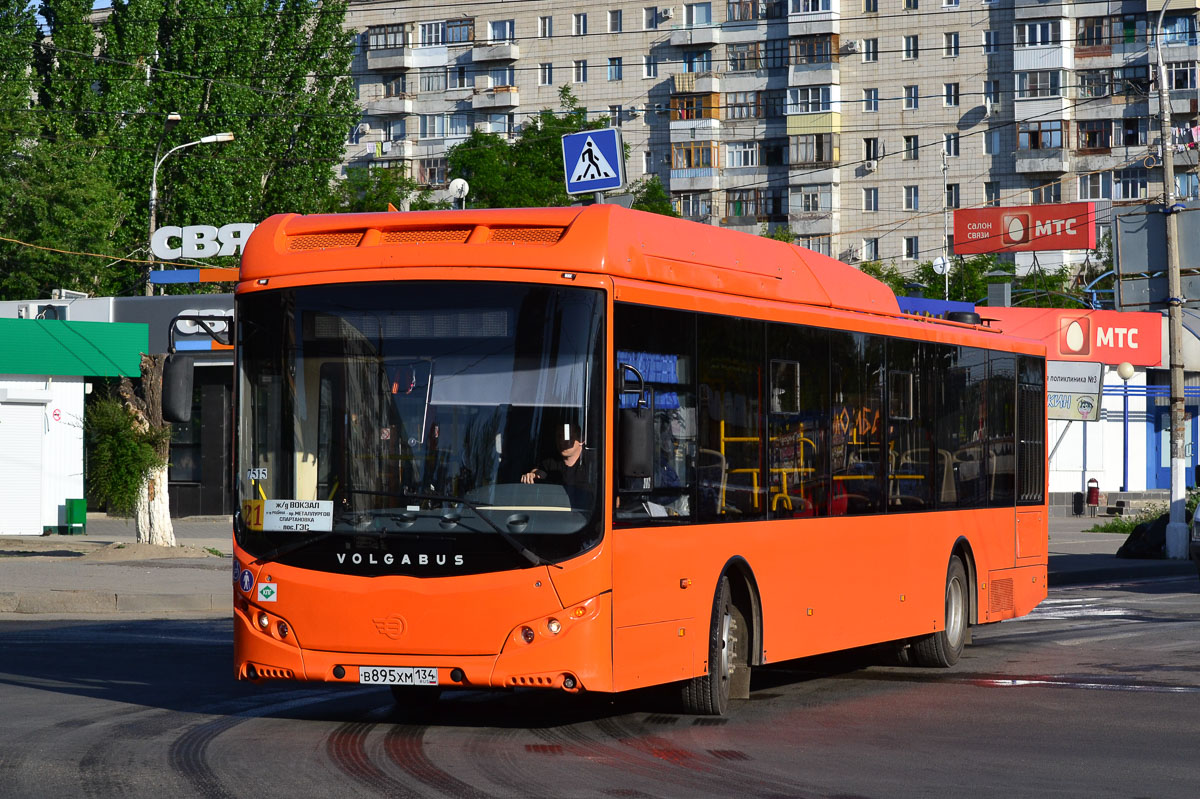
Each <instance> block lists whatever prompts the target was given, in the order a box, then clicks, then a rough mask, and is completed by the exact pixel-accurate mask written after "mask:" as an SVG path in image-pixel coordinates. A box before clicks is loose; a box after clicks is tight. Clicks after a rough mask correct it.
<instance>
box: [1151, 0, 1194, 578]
mask: <svg viewBox="0 0 1200 799" xmlns="http://www.w3.org/2000/svg"><path fill="white" fill-rule="evenodd" d="M1170 2H1171V0H1165V2H1164V3H1163V6H1162V10H1160V11H1159V12H1158V23H1157V24H1156V25H1155V26H1154V49H1155V50H1156V52H1157V54H1158V125H1159V147H1160V150H1161V152H1162V165H1163V213H1164V214H1166V217H1167V218H1166V236H1167V346H1168V349H1169V352H1170V356H1169V357H1170V360H1171V514H1170V521H1168V522H1167V542H1166V543H1167V546H1166V550H1167V553H1166V554H1167V557H1168V558H1186V557H1187V556H1188V529H1187V524H1186V523H1185V522H1184V504H1185V502H1186V496H1187V492H1186V486H1184V480H1185V479H1186V475H1187V459H1186V455H1185V450H1184V443H1183V433H1184V418H1183V413H1184V411H1183V297H1182V293H1183V292H1182V289H1181V286H1180V282H1181V281H1180V278H1179V225H1178V223H1177V220H1176V218H1175V214H1176V212H1177V211H1178V210H1179V209H1178V208H1176V205H1175V147H1174V144H1175V137H1174V134H1173V130H1172V127H1171V92H1170V89H1169V87H1168V86H1167V67H1166V65H1165V64H1164V63H1163V54H1162V23H1163V16H1164V15H1165V14H1166V13H1167V6H1168V5H1170Z"/></svg>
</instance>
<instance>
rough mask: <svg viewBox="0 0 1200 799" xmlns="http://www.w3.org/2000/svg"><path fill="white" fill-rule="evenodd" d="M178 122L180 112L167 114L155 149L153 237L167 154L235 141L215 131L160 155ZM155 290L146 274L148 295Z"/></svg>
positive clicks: (151, 223)
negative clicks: (166, 138)
mask: <svg viewBox="0 0 1200 799" xmlns="http://www.w3.org/2000/svg"><path fill="white" fill-rule="evenodd" d="M178 122H179V114H168V115H167V118H166V120H165V121H164V122H163V135H162V136H159V139H158V144H159V146H158V147H156V148H155V150H154V169H153V171H151V173H150V238H151V239H153V238H154V231H155V230H157V229H158V225H157V218H156V217H157V214H158V168H159V167H160V166H162V163H163V161H166V160H167V156H169V155H170V154H171V153H173V152H175V151H176V150H182V149H184V148H186V147H195V146H196V145H197V144H220V143H222V142H227V141H233V134H232V133H230V132H228V131H226V132H225V133H214V134H213V135H211V136H204V137H203V138H199V139H196V140H195V141H190V142H187V143H185V144H180V145H178V146H176V147H172V148H171V149H170V150H167V151H166V152H165V153H163V154H162V157H159V155H158V151H159V149H161V147H162V139H163V136H165V135H166V133H167V131H168V130H170V129H171V128H173V127H175V125H176V124H178ZM153 292H154V289H153V288H152V287H151V285H150V278H149V275H147V276H146V296H147V297H149V296H150V295H151V294H153Z"/></svg>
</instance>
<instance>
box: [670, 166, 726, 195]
mask: <svg viewBox="0 0 1200 799" xmlns="http://www.w3.org/2000/svg"><path fill="white" fill-rule="evenodd" d="M720 185H721V170H719V169H717V168H716V167H713V166H707V167H698V168H694V169H672V170H671V191H715V190H716V189H718V188H719V187H720Z"/></svg>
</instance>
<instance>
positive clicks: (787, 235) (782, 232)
mask: <svg viewBox="0 0 1200 799" xmlns="http://www.w3.org/2000/svg"><path fill="white" fill-rule="evenodd" d="M758 235H760V236H762V237H763V238H768V239H774V240H775V241H783V242H787V243H788V244H795V243H796V234H795V233H793V232H792V229H791V228H790V227H788V226H787V225H776V226H775V227H774V228H773V229H768V228H767V224H766V223H765V222H764V223H763V226H762V229H761V230H759V232H758Z"/></svg>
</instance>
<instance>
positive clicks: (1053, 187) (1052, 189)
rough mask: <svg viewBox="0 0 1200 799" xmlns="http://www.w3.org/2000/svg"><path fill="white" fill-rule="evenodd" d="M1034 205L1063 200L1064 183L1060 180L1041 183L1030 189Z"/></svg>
mask: <svg viewBox="0 0 1200 799" xmlns="http://www.w3.org/2000/svg"><path fill="white" fill-rule="evenodd" d="M1029 195H1030V199H1032V200H1033V204H1034V205H1048V204H1050V203H1056V202H1061V201H1062V184H1061V183H1059V182H1058V181H1056V180H1054V181H1050V182H1049V183H1041V184H1038V185H1036V186H1034V187H1033V188H1032V189H1030V190H1029Z"/></svg>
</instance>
